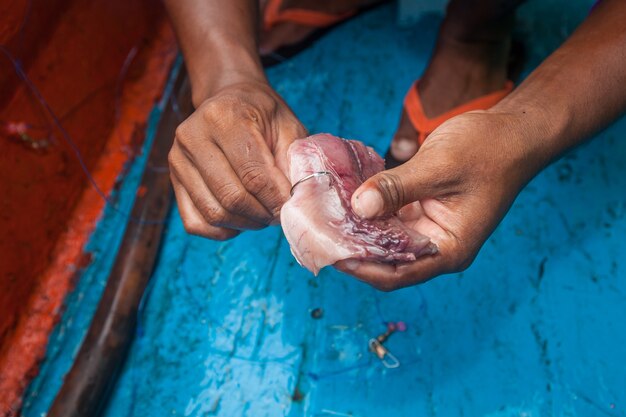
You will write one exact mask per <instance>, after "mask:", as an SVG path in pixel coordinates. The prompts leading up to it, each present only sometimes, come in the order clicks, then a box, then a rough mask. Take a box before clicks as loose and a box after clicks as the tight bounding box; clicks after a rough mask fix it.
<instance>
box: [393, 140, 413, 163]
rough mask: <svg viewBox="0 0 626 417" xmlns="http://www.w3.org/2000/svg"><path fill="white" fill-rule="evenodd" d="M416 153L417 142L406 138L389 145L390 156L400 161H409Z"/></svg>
mask: <svg viewBox="0 0 626 417" xmlns="http://www.w3.org/2000/svg"><path fill="white" fill-rule="evenodd" d="M416 152H417V142H416V141H415V140H411V139H408V138H397V139H396V140H394V141H393V142H392V143H391V155H393V157H394V158H397V159H401V160H408V159H411V157H412V156H413V155H415V153H416Z"/></svg>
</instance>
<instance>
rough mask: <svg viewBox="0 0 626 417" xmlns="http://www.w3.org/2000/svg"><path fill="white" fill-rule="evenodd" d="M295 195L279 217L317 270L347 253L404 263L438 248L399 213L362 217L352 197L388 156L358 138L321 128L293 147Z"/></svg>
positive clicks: (305, 261)
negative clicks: (357, 212) (315, 133)
mask: <svg viewBox="0 0 626 417" xmlns="http://www.w3.org/2000/svg"><path fill="white" fill-rule="evenodd" d="M287 159H288V161H289V179H290V181H291V184H292V185H293V188H292V196H291V198H290V199H289V200H288V201H287V202H286V203H285V204H284V205H283V207H282V209H281V213H280V221H281V226H282V228H283V231H284V233H285V237H286V238H287V241H288V242H289V245H290V246H291V252H292V253H293V255H294V256H295V258H296V259H297V260H298V262H299V263H300V265H302V266H304V267H305V268H307V269H308V270H310V271H311V272H313V273H314V274H315V275H317V273H318V272H319V270H320V269H321V268H323V267H324V266H327V265H332V264H334V263H335V262H337V261H340V260H344V259H357V260H363V261H373V262H383V263H402V262H411V261H414V260H416V259H417V258H418V257H419V256H422V255H428V254H434V253H436V252H437V246H436V245H435V244H434V243H432V242H431V241H430V239H429V238H428V237H427V236H424V235H422V234H420V233H418V232H416V231H415V230H412V229H410V228H409V227H407V226H406V225H405V224H404V223H402V221H400V219H399V218H398V217H396V216H388V217H384V218H378V219H361V218H360V217H359V216H357V215H356V214H355V213H354V211H353V210H352V206H351V204H350V199H351V197H352V194H353V193H354V191H356V189H357V188H358V187H359V186H360V185H361V184H362V183H363V182H364V181H365V180H366V179H367V178H369V177H371V176H372V175H374V174H376V173H378V172H380V171H382V170H383V169H384V161H383V159H382V158H381V157H380V156H379V155H378V154H377V153H376V152H375V151H374V150H373V149H372V148H370V147H368V146H366V145H364V144H363V143H362V142H359V141H356V140H347V139H342V138H338V137H336V136H333V135H330V134H325V133H322V134H317V135H313V136H310V137H308V138H305V139H297V140H295V141H294V142H293V143H292V144H291V145H290V147H289V150H288V155H287Z"/></svg>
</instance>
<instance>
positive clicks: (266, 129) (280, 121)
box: [169, 81, 306, 240]
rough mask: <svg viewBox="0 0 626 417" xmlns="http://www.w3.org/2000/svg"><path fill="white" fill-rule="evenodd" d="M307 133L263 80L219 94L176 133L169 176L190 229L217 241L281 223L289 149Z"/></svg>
mask: <svg viewBox="0 0 626 417" xmlns="http://www.w3.org/2000/svg"><path fill="white" fill-rule="evenodd" d="M305 136H306V130H305V129H304V127H303V126H302V124H301V123H300V122H299V121H298V119H296V117H295V115H294V114H293V113H292V112H291V110H290V109H289V107H288V106H287V105H286V104H285V102H284V101H283V100H282V99H281V98H280V97H279V96H278V94H277V93H276V92H274V91H273V90H272V89H271V87H269V86H268V85H267V84H266V83H262V82H257V81H254V82H245V83H238V84H235V85H231V86H229V87H226V88H223V89H221V90H220V91H218V92H217V93H216V94H215V95H213V96H212V97H210V98H209V99H208V100H206V101H204V102H203V103H202V104H201V105H200V106H198V108H197V110H196V111H195V112H194V113H193V114H192V115H191V116H190V117H189V118H188V119H187V120H185V121H184V122H183V123H182V124H181V125H180V126H179V127H178V129H177V130H176V138H175V139H174V145H173V146H172V149H171V151H170V154H169V165H170V173H171V174H170V176H171V179H172V183H173V185H174V192H175V194H176V199H177V201H178V207H179V210H180V214H181V217H182V219H183V223H184V225H185V229H186V230H187V232H189V233H192V234H196V235H200V236H205V237H208V238H211V239H216V240H225V239H229V238H232V237H234V236H236V235H237V234H239V233H240V231H241V230H246V229H260V228H263V227H265V226H267V225H269V224H271V223H273V222H277V221H278V219H279V214H280V208H281V207H282V205H283V203H284V202H285V201H286V200H287V199H288V198H289V190H290V188H291V184H290V182H289V180H288V179H287V177H286V176H285V173H286V172H287V149H288V147H289V145H290V144H291V142H292V141H293V140H294V139H297V138H301V137H305Z"/></svg>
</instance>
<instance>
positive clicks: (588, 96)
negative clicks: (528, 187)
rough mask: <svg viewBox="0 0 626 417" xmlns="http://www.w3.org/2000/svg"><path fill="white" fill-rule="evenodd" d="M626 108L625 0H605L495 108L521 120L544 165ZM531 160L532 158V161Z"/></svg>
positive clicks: (532, 151)
mask: <svg viewBox="0 0 626 417" xmlns="http://www.w3.org/2000/svg"><path fill="white" fill-rule="evenodd" d="M624 110H626V2H625V1H623V0H604V1H603V2H602V3H601V4H600V5H598V7H597V8H596V10H594V12H593V13H592V14H591V15H590V16H589V17H588V18H587V20H586V21H585V22H584V23H583V24H582V25H581V26H580V27H579V28H578V29H577V30H576V31H575V32H574V34H573V35H572V36H571V38H570V39H568V40H567V42H565V43H564V44H563V45H562V46H561V47H560V48H559V49H558V50H557V51H555V52H554V53H553V54H552V55H551V56H550V57H548V58H547V59H546V60H545V61H544V62H543V63H542V64H541V65H540V66H539V67H538V68H537V69H536V70H535V71H534V72H533V73H532V74H531V75H530V76H529V77H528V78H527V79H526V80H525V81H524V82H523V83H522V84H521V85H520V86H519V87H518V88H517V89H516V91H515V92H514V93H512V94H511V95H510V96H509V97H508V98H507V99H505V100H503V101H502V102H501V103H499V104H498V105H497V106H495V107H494V108H492V110H491V111H494V112H501V113H509V114H513V115H515V116H516V119H517V120H520V123H519V125H518V126H516V127H513V129H517V130H520V132H519V133H520V134H519V135H517V136H518V137H523V138H524V139H523V140H524V142H525V143H524V147H525V148H526V150H527V151H528V152H529V153H528V156H529V164H530V165H533V164H534V165H536V166H535V167H534V168H536V170H539V169H541V168H543V167H544V166H545V165H546V164H548V163H550V162H551V161H552V160H554V159H555V158H557V157H558V156H560V155H561V154H562V153H563V152H565V151H566V150H568V149H570V148H572V147H574V146H576V145H578V144H579V143H581V142H582V141H583V140H584V139H586V138H588V137H589V136H590V135H592V134H593V133H594V132H596V131H598V130H599V129H601V128H603V127H604V126H606V125H608V124H609V123H610V122H611V121H612V120H614V119H615V118H616V117H618V116H619V115H620V114H622V113H623V112H624ZM530 160H532V161H530Z"/></svg>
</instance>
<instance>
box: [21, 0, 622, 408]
mask: <svg viewBox="0 0 626 417" xmlns="http://www.w3.org/2000/svg"><path fill="white" fill-rule="evenodd" d="M572 3H574V2H568V4H569V5H570V6H569V7H567V8H563V7H562V4H563V2H562V1H561V2H556V1H545V2H538V1H535V2H530V3H529V4H528V5H527V6H524V9H523V10H522V11H521V16H522V17H521V22H520V23H521V27H522V32H523V33H526V38H527V39H528V40H529V42H532V43H533V49H532V50H530V51H529V52H530V54H529V57H530V58H529V59H530V61H529V62H530V64H529V69H530V68H532V65H535V64H536V63H538V62H539V61H540V60H541V59H542V58H543V57H545V56H546V55H547V54H548V53H549V52H550V51H551V50H552V49H553V48H554V47H556V46H557V45H558V44H559V42H560V41H561V40H562V39H563V37H564V36H565V35H566V34H567V33H569V32H571V30H572V28H573V27H575V26H576V24H577V23H578V22H579V21H580V20H581V19H582V18H583V17H584V15H585V13H586V12H585V7H586V6H588V3H589V2H585V1H579V2H576V5H578V6H579V7H574V6H573V5H572ZM393 13H394V10H393V7H392V6H386V7H383V8H381V9H380V10H377V11H375V12H373V13H371V14H368V15H365V16H362V17H359V18H357V19H356V20H354V21H352V22H350V23H348V24H346V25H344V26H342V27H341V28H339V29H338V30H336V31H334V32H333V33H332V34H331V35H330V36H328V37H326V38H325V39H323V40H322V41H321V42H320V43H319V44H318V45H317V46H315V47H314V48H312V49H310V50H308V51H306V52H305V53H303V54H302V55H300V56H298V57H297V58H295V59H293V60H291V61H289V62H287V63H285V64H283V65H281V66H279V67H277V68H275V69H272V70H271V71H270V72H269V75H270V79H271V81H272V83H273V84H274V86H275V87H276V88H277V90H278V91H279V92H280V93H281V94H282V95H283V96H284V97H285V99H286V100H287V101H288V102H289V103H290V104H291V105H292V107H293V108H294V111H295V112H296V113H297V114H298V116H300V117H301V119H302V120H303V121H304V122H305V123H306V125H307V126H308V128H309V129H310V130H311V131H312V132H318V131H329V132H332V133H336V134H339V135H342V136H344V137H355V138H359V139H362V140H364V141H366V142H367V143H368V144H370V145H373V146H374V147H375V148H376V149H377V150H378V151H380V152H382V151H384V150H385V148H386V146H387V144H388V138H389V137H390V136H391V134H392V133H393V130H394V128H395V125H396V122H397V116H398V114H399V111H400V105H401V104H400V103H401V100H402V96H403V94H404V91H405V90H406V88H408V86H409V85H410V83H411V81H412V80H413V79H414V78H415V77H416V76H417V75H418V74H419V73H420V71H421V70H422V69H423V67H424V65H425V62H426V59H427V57H428V54H429V53H430V49H431V45H432V42H433V40H434V37H435V34H436V29H437V25H438V23H439V21H440V20H439V19H438V18H437V17H434V16H427V17H425V18H424V19H423V20H422V21H420V22H419V23H418V24H416V26H415V27H414V28H412V29H401V30H399V29H397V28H395V27H394V25H393V23H392V22H393V20H394V15H393ZM155 122H156V120H154V119H153V120H152V123H151V126H152V128H154V123H155ZM625 135H626V119H622V120H620V121H618V122H617V123H616V124H614V125H613V126H612V127H610V128H608V129H607V130H606V131H604V132H603V133H601V134H599V135H598V137H597V138H596V140H595V141H593V142H591V143H589V144H587V145H585V146H582V147H581V148H579V149H577V150H575V151H573V152H570V153H568V154H567V155H566V156H565V157H564V158H563V159H562V160H561V161H559V162H557V163H556V164H554V165H553V166H551V167H550V168H548V169H547V170H546V171H544V172H543V173H542V174H541V175H539V176H538V177H537V178H536V179H535V180H534V181H532V182H531V183H530V184H529V185H528V187H527V188H526V189H525V190H524V191H523V192H522V194H521V195H520V197H519V198H518V200H517V201H516V203H515V205H514V206H513V208H512V209H511V211H510V213H509V214H508V216H507V217H506V218H505V220H504V221H503V223H502V224H501V225H500V227H499V228H498V229H497V230H496V232H495V233H494V235H493V236H492V237H491V238H490V239H489V241H488V242H487V243H486V244H485V246H484V248H483V250H482V251H481V253H480V255H479V256H478V258H477V259H476V262H475V263H474V265H473V266H472V267H471V268H469V269H468V270H467V271H465V272H464V273H462V274H454V275H449V276H446V277H442V278H439V279H436V280H434V281H431V282H429V283H427V284H425V285H422V286H419V287H414V288H408V289H404V290H401V291H397V292H394V293H389V294H385V293H379V292H377V291H375V290H373V289H371V288H370V287H368V286H367V285H365V284H362V283H360V282H358V281H355V280H353V279H351V278H349V277H347V276H345V275H342V274H340V273H338V272H336V271H334V270H332V269H326V270H323V271H322V273H321V274H320V276H319V277H317V278H314V277H313V276H312V275H311V274H309V273H308V272H306V271H305V270H303V269H302V268H300V267H299V266H298V265H297V264H296V263H295V262H294V260H293V258H292V256H291V255H290V253H289V248H288V246H287V244H286V242H285V240H284V237H283V236H282V233H281V232H280V230H279V229H278V228H276V227H274V228H269V229H267V230H264V231H261V232H253V233H245V234H243V235H242V236H240V237H238V238H236V239H234V240H232V241H229V242H223V243H219V242H211V241H207V240H203V239H200V238H197V237H192V236H188V235H187V234H186V233H185V232H184V229H183V227H182V223H181V221H180V217H179V214H178V212H177V211H176V210H173V212H172V213H171V215H170V219H169V223H168V228H167V233H166V237H165V242H164V245H163V248H162V250H161V255H160V258H159V262H158V265H157V268H156V271H155V274H154V276H153V280H152V282H151V287H150V291H149V297H147V298H146V299H145V302H144V306H143V307H144V308H143V310H142V314H141V320H140V329H139V331H138V335H137V338H136V340H135V342H134V345H133V347H132V351H131V354H130V357H129V359H128V361H127V363H126V366H125V369H124V371H123V373H122V375H121V378H120V381H119V383H118V386H117V387H116V389H115V391H114V393H113V397H112V401H111V403H110V405H109V407H108V409H107V412H106V416H107V417H117V416H142V417H143V416H175V415H178V416H223V417H237V416H253V417H264V416H267V417H274V416H287V417H301V416H307V417H324V416H354V417H374V416H444V417H456V416H485V417H487V416H488V417H512V416H520V417H521V416H528V417H531V416H534V417H536V416H580V417H589V416H591V417H593V416H626V324H624V317H626V279H625V278H626V239H625V236H626V191H625V190H626V175H624V173H625V172H626V141H624V139H623V137H624V136H625ZM140 171H141V161H138V162H137V163H136V164H134V166H133V168H132V170H131V174H130V175H129V176H128V177H127V178H126V179H125V180H124V183H123V186H122V189H121V191H120V201H124V202H127V203H128V204H129V203H130V201H131V200H132V198H131V196H132V194H133V192H134V188H135V187H136V186H137V178H138V177H137V176H138V173H139V172H140ZM133 175H134V176H133ZM120 224H121V221H120V219H119V218H118V217H116V216H113V215H111V213H108V214H107V216H105V218H104V219H103V220H102V221H101V223H100V226H99V228H98V230H97V231H96V233H95V234H94V237H93V239H92V241H91V243H90V249H91V250H94V251H96V256H95V261H94V264H92V265H91V266H90V267H88V268H87V269H86V270H85V272H84V273H83V276H82V278H81V282H80V283H79V286H78V289H77V291H76V292H75V293H74V294H72V296H71V297H70V300H69V301H68V306H69V307H68V312H67V313H66V314H65V316H64V320H63V322H62V323H61V325H60V326H59V327H58V329H57V331H56V332H55V335H54V337H53V340H52V341H51V344H50V347H49V355H48V359H47V360H46V362H45V363H44V365H43V368H42V373H41V375H40V376H39V377H38V378H37V379H36V380H35V382H33V384H32V385H31V387H30V389H29V394H28V396H27V398H26V406H25V411H24V415H25V416H27V417H32V416H39V415H42V414H43V413H44V412H45V410H46V409H47V407H48V405H49V404H50V401H51V400H52V397H53V395H54V394H55V392H56V391H57V390H58V387H59V386H60V378H61V375H63V373H64V372H66V370H67V368H68V366H69V364H70V362H71V357H72V355H73V354H74V352H75V350H76V347H77V346H78V342H79V340H80V338H81V337H82V335H83V334H84V331H85V327H86V325H87V324H88V321H89V317H90V315H91V314H92V313H93V310H94V306H95V303H96V301H97V299H98V297H99V295H100V293H101V290H102V286H103V285H104V278H105V277H106V274H107V273H108V270H109V268H110V265H111V262H112V259H113V256H114V249H115V247H116V244H117V243H116V242H118V241H119V237H120V233H119V231H117V230H115V229H116V228H117V229H119V227H120ZM314 308H321V309H323V315H322V317H321V318H319V319H313V318H312V317H311V314H310V312H311V310H312V309H314ZM397 320H403V321H405V322H406V323H407V324H408V329H407V331H406V332H404V333H398V334H394V335H393V336H392V337H391V338H390V340H389V342H388V344H387V346H388V347H389V349H390V350H391V351H392V352H393V353H394V354H395V355H396V356H397V357H398V358H399V359H400V361H401V363H402V365H401V366H400V367H399V368H397V369H393V370H387V369H385V368H384V367H382V366H381V364H380V363H379V362H378V361H377V359H375V358H374V357H373V356H372V355H371V354H370V353H369V352H368V351H367V341H368V339H369V338H370V337H372V336H375V335H377V334H379V333H381V332H382V331H384V325H383V322H384V321H397ZM296 392H297V393H298V395H296V397H299V398H298V399H297V400H294V393H296Z"/></svg>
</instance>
